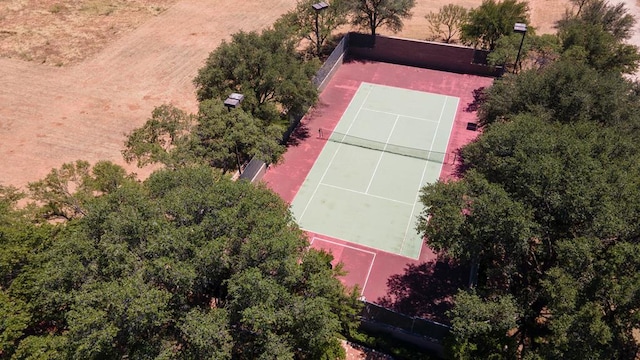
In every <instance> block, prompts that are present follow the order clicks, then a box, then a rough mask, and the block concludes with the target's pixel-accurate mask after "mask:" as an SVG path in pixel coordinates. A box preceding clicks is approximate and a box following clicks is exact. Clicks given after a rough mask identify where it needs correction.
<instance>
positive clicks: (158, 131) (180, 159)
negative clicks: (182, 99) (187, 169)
mask: <svg viewBox="0 0 640 360" xmlns="http://www.w3.org/2000/svg"><path fill="white" fill-rule="evenodd" d="M194 118H195V117H194V116H193V115H190V114H187V113H186V112H185V111H183V110H181V109H178V108H176V107H175V106H173V105H170V104H164V105H160V106H158V107H156V108H155V109H153V111H152V113H151V118H150V119H148V120H147V121H146V122H145V123H144V125H143V126H142V127H140V128H137V129H134V130H133V131H131V133H129V134H128V136H127V140H126V141H125V149H124V150H123V151H122V155H123V157H124V159H125V161H127V162H128V163H131V162H133V161H136V163H137V165H138V167H143V166H145V165H149V164H154V163H161V164H163V165H165V166H166V167H168V168H171V169H173V168H177V167H180V166H184V165H185V164H188V163H190V162H191V159H189V154H186V153H184V152H178V151H174V150H175V149H176V148H177V147H184V144H185V141H186V139H185V137H186V135H188V134H189V133H190V132H191V129H192V128H193V126H194V122H195V119H194Z"/></svg>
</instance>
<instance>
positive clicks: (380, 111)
mask: <svg viewBox="0 0 640 360" xmlns="http://www.w3.org/2000/svg"><path fill="white" fill-rule="evenodd" d="M443 96H444V95H443ZM445 102H446V100H445ZM362 110H366V111H371V112H377V113H381V114H387V115H395V116H402V117H406V118H409V119H416V120H421V121H426V122H432V123H437V122H438V120H431V119H427V118H421V117H417V116H410V115H402V114H396V113H392V112H388V111H382V110H375V109H370V108H363V109H362Z"/></svg>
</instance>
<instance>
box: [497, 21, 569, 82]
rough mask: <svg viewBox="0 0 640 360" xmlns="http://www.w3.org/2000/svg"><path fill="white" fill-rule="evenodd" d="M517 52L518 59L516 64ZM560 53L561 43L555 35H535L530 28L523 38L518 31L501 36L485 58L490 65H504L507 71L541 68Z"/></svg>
mask: <svg viewBox="0 0 640 360" xmlns="http://www.w3.org/2000/svg"><path fill="white" fill-rule="evenodd" d="M521 44H522V47H521V46H520V45H521ZM518 52H520V59H519V61H518V64H517V65H516V63H515V62H516V60H517V59H518ZM561 53H562V44H561V42H560V38H559V37H558V36H557V35H555V34H554V35H551V34H543V35H536V34H535V29H531V28H530V29H529V31H527V34H526V35H525V38H524V39H523V37H522V34H518V33H512V34H511V35H507V36H502V37H501V38H500V39H498V41H497V42H496V46H495V48H494V49H493V51H491V52H490V53H489V55H488V56H487V60H488V62H489V64H491V65H499V66H504V67H505V70H506V71H507V72H513V71H512V70H516V72H519V71H520V70H522V69H523V68H528V69H541V68H543V67H545V66H547V65H550V64H552V63H554V62H555V61H556V60H558V59H559V58H560V54H561ZM516 67H517V68H516Z"/></svg>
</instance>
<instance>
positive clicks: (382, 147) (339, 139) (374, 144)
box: [328, 131, 445, 163]
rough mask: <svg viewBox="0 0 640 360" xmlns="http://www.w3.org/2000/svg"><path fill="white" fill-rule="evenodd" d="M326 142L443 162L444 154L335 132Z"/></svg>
mask: <svg viewBox="0 0 640 360" xmlns="http://www.w3.org/2000/svg"><path fill="white" fill-rule="evenodd" d="M328 140H329V141H333V142H336V143H340V144H346V145H351V146H358V147H361V148H365V149H371V150H378V151H383V152H388V153H391V154H396V155H402V156H409V157H412V158H417V159H422V160H429V161H435V162H439V163H444V162H445V153H443V152H437V151H431V150H425V149H418V148H412V147H408V146H401V145H395V144H389V143H384V142H381V141H376V140H371V139H364V138H361V137H357V136H353V135H347V134H343V133H339V132H336V131H333V132H331V134H330V136H329V137H328Z"/></svg>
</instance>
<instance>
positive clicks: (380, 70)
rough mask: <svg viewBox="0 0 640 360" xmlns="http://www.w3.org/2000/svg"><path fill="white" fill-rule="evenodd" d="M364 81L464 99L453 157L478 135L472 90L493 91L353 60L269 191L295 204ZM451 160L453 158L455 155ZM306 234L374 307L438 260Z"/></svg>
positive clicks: (268, 178)
mask: <svg viewBox="0 0 640 360" xmlns="http://www.w3.org/2000/svg"><path fill="white" fill-rule="evenodd" d="M361 82H368V83H373V84H379V85H387V86H395V87H399V88H405V89H411V90H418V91H425V92H430V93H436V94H442V95H448V96H455V97H458V98H460V101H459V103H458V111H457V113H456V118H455V121H454V124H453V129H452V133H451V137H450V139H449V144H448V146H447V154H451V153H452V152H453V151H455V150H456V149H459V148H460V147H461V146H463V145H465V144H467V143H469V142H471V141H472V140H473V139H474V138H475V137H476V136H477V135H478V133H477V132H474V131H469V130H467V123H468V122H475V121H476V114H475V112H472V111H470V110H469V109H468V107H469V105H471V104H472V103H473V102H474V97H473V91H474V90H476V89H479V88H482V87H488V86H490V85H491V83H492V82H493V79H492V78H486V77H480V76H473V75H462V74H454V73H448V72H442V71H436V70H429V69H421V68H415V67H409V66H403V65H395V64H388V63H381V62H371V61H360V60H355V61H351V62H347V63H344V64H343V65H342V66H341V67H340V69H338V71H337V72H336V74H335V75H334V77H333V78H332V79H331V81H330V82H329V84H328V85H327V87H326V88H325V90H324V91H323V92H322V94H321V95H320V101H319V102H318V105H316V107H315V108H314V109H312V110H311V111H310V112H309V113H308V114H307V115H306V116H305V117H304V118H303V119H302V121H301V125H300V130H301V131H300V133H302V134H305V133H306V135H307V136H306V138H301V139H299V140H298V141H294V143H295V144H294V145H290V146H289V149H288V150H287V152H286V154H285V155H284V161H283V162H282V163H281V164H280V165H276V166H271V167H270V168H269V169H268V170H267V172H266V174H265V176H264V178H263V181H264V182H266V183H267V185H268V186H269V188H271V189H272V190H274V191H275V192H277V193H278V194H279V195H280V196H281V197H282V198H283V199H284V200H285V201H287V202H288V203H291V202H292V201H293V199H294V197H295V195H296V193H297V192H298V189H299V188H300V186H301V185H302V183H303V182H304V180H305V178H306V176H307V174H308V173H309V171H310V170H311V167H312V166H313V164H314V162H315V161H316V158H317V157H318V155H319V154H320V151H321V150H322V147H323V146H324V144H325V143H326V140H323V139H319V137H318V129H320V128H322V129H325V133H328V132H329V131H331V130H332V129H333V128H334V127H335V126H336V124H337V123H338V121H339V120H340V118H341V117H342V114H343V113H344V111H345V110H346V108H347V107H348V106H349V102H350V101H351V99H352V98H353V95H354V94H355V93H356V91H357V90H358V87H359V86H360V83H361ZM449 158H450V159H453V157H452V156H450V157H449ZM454 170H455V165H454V164H453V162H452V161H449V162H448V163H446V164H444V166H443V168H442V172H441V174H440V178H441V179H453V178H455V176H454ZM308 235H309V240H310V241H311V243H312V246H313V247H314V248H318V249H325V250H327V251H329V252H331V253H332V254H333V255H334V258H335V260H334V263H338V262H342V263H344V268H345V270H346V271H348V273H347V275H346V276H344V277H343V278H342V281H343V282H344V283H345V285H347V286H354V285H356V284H359V285H360V287H361V288H362V287H363V286H364V291H363V296H364V297H365V298H366V299H367V300H368V301H373V302H376V301H377V300H378V299H380V298H382V297H383V296H385V295H388V294H387V280H388V279H389V278H390V277H391V276H392V275H399V274H402V273H404V271H405V269H406V268H407V266H408V265H418V264H421V263H424V262H428V261H433V260H435V258H436V256H435V254H434V253H433V251H431V249H429V248H428V246H426V245H424V244H423V248H422V251H421V253H420V258H419V259H418V260H413V259H410V258H406V257H403V256H400V255H396V254H391V253H387V252H384V251H381V250H377V249H373V248H369V247H366V246H362V245H359V244H353V243H349V242H348V241H344V240H341V239H335V238H331V237H328V236H325V235H319V234H315V233H311V232H309V233H308Z"/></svg>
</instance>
